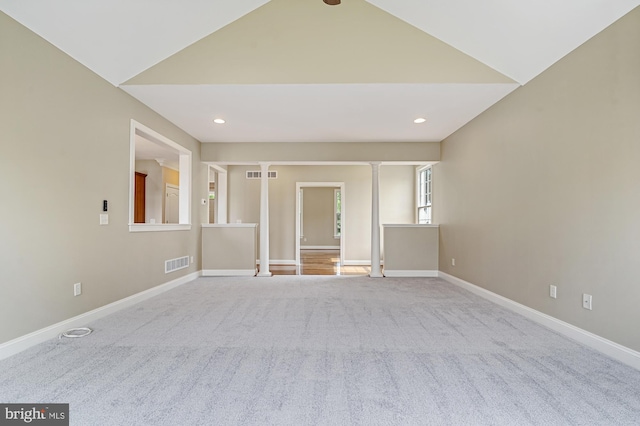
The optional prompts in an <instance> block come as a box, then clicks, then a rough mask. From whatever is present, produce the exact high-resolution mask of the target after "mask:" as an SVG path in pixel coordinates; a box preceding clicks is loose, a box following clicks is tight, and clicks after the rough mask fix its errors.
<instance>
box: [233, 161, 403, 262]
mask: <svg viewBox="0 0 640 426" xmlns="http://www.w3.org/2000/svg"><path fill="white" fill-rule="evenodd" d="M258 169H259V168H258V167H257V166H229V167H228V187H229V204H228V209H229V212H228V213H229V222H230V223H235V222H236V221H238V220H240V221H242V222H244V223H258V222H259V221H260V180H259V179H246V177H245V176H246V173H245V172H246V171H247V170H258ZM269 170H277V171H278V179H270V180H269V215H270V227H269V236H270V247H269V251H270V257H271V259H272V260H290V261H293V260H294V259H295V210H296V207H295V196H296V195H295V192H296V182H344V183H345V190H344V193H343V200H342V203H343V209H344V215H345V220H344V235H345V238H346V240H345V241H346V246H345V253H344V257H345V260H347V261H369V259H370V257H371V167H370V166H368V165H366V166H272V167H271V168H270V169H269ZM414 170H415V168H414V167H412V166H388V165H386V166H382V167H381V168H380V220H381V223H411V222H412V221H413V218H414V214H413V209H414V204H415V203H414V199H413V197H414V195H413V194H414V178H415V174H414Z"/></svg>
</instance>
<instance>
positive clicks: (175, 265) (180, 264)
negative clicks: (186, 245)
mask: <svg viewBox="0 0 640 426" xmlns="http://www.w3.org/2000/svg"><path fill="white" fill-rule="evenodd" d="M188 267H189V256H183V257H178V258H176V259H170V260H165V261H164V273H165V274H168V273H169V272H173V271H177V270H178V269H184V268H188Z"/></svg>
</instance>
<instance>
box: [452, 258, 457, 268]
mask: <svg viewBox="0 0 640 426" xmlns="http://www.w3.org/2000/svg"><path fill="white" fill-rule="evenodd" d="M451 266H456V260H455V259H454V258H453V257H452V258H451Z"/></svg>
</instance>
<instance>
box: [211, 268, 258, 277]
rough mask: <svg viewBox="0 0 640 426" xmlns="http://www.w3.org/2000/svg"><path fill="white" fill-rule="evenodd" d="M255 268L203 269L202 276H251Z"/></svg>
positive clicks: (255, 272)
mask: <svg viewBox="0 0 640 426" xmlns="http://www.w3.org/2000/svg"><path fill="white" fill-rule="evenodd" d="M257 273H258V270H257V269H203V270H202V276H203V277H253V276H255V275H256V274H257Z"/></svg>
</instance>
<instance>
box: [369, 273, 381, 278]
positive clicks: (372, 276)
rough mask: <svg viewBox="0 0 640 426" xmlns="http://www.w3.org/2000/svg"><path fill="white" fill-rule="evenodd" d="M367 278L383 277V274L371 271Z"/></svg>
mask: <svg viewBox="0 0 640 426" xmlns="http://www.w3.org/2000/svg"><path fill="white" fill-rule="evenodd" d="M369 278H384V275H382V274H381V273H379V272H372V273H370V274H369Z"/></svg>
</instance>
